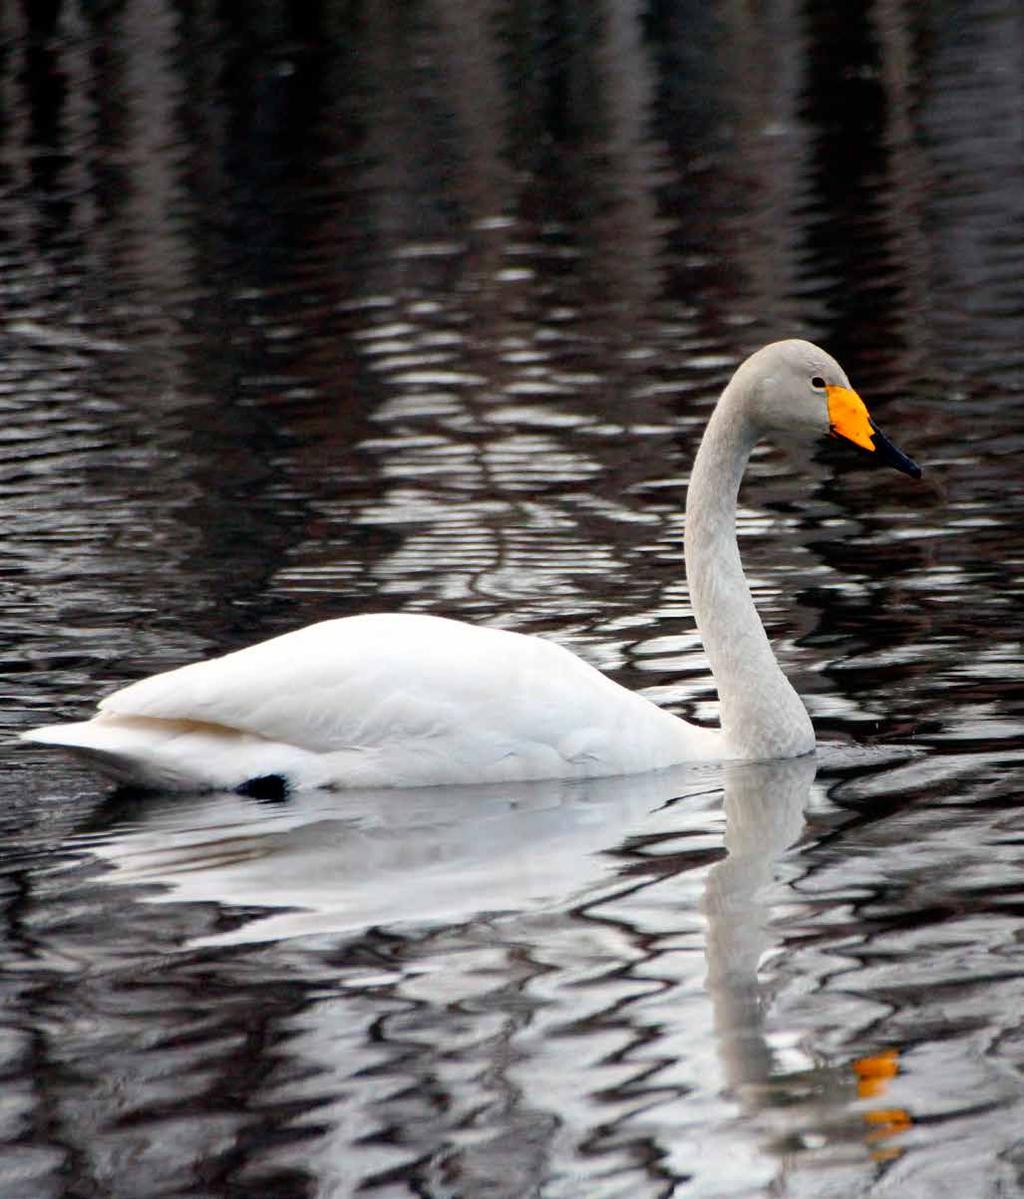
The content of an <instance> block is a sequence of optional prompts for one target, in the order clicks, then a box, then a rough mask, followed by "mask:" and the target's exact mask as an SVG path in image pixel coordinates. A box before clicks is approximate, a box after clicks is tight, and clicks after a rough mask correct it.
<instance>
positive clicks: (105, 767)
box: [24, 342, 919, 790]
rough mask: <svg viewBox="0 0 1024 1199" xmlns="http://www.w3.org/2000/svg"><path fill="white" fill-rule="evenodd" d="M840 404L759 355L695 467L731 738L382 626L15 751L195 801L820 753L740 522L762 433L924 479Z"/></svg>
mask: <svg viewBox="0 0 1024 1199" xmlns="http://www.w3.org/2000/svg"><path fill="white" fill-rule="evenodd" d="M818 384H821V385H822V386H820V387H819V386H818ZM833 393H836V394H839V393H842V395H843V396H844V397H847V402H848V397H850V396H853V398H854V399H855V400H857V403H858V404H859V403H860V401H859V399H857V397H856V396H855V393H853V392H852V391H850V390H849V384H848V383H847V381H846V377H845V375H844V374H843V372H842V370H841V368H840V367H839V366H838V365H837V364H836V363H835V362H834V360H833V359H831V358H830V357H829V356H828V355H827V354H825V353H824V351H822V350H819V349H817V348H816V347H814V346H812V345H810V344H809V343H807V342H779V343H775V344H774V345H772V346H768V347H765V349H763V350H761V351H759V352H758V354H755V355H753V356H752V357H751V358H750V359H748V360H747V362H746V363H744V364H743V366H741V367H740V369H739V370H738V371H737V372H736V374H735V375H734V377H733V379H732V381H731V382H730V384H729V386H728V387H727V388H726V390H725V392H723V395H722V398H721V400H720V401H719V404H718V405H717V407H716V409H715V413H714V415H713V416H712V419H711V422H710V424H709V427H708V431H707V433H706V435H705V438H704V441H703V443H702V446H701V450H700V453H699V454H698V458H697V462H696V463H695V467H694V474H693V479H692V481H691V485H690V491H689V495H688V500H687V531H686V551H687V567H688V574H689V581H690V588H691V597H692V600H693V604H694V610H695V613H696V616H697V620H698V624H699V626H700V628H701V631H702V633H703V635H704V638H705V644H706V648H707V650H708V656H709V659H710V661H711V665H712V669H713V671H714V673H715V677H716V680H717V682H718V685H719V691H720V696H721V701H722V724H723V728H722V731H718V730H711V729H704V728H700V727H697V726H695V725H692V724H689V723H687V722H686V721H683V720H681V719H679V718H678V717H676V716H673V715H671V714H670V713H668V712H665V711H663V710H662V709H660V708H658V707H657V706H656V705H655V704H653V703H651V702H650V701H649V700H647V699H645V698H643V697H642V696H638V695H635V694H632V693H631V692H629V691H627V690H625V689H624V688H623V687H620V686H619V685H618V684H617V683H615V682H613V681H612V680H611V679H609V678H607V677H606V676H605V675H603V674H601V673H600V671H598V670H595V669H594V668H593V667H591V666H589V665H587V664H586V663H585V662H583V661H582V660H581V659H579V658H578V657H576V656H575V655H574V654H572V653H570V652H569V651H568V650H566V649H564V648H563V647H561V646H559V645H556V644H554V643H553V642H550V641H546V640H542V639H540V638H536V637H527V636H523V635H521V634H518V633H510V632H503V631H501V630H497V629H489V628H481V627H476V626H472V625H467V624H463V623H461V622H459V621H453V620H445V619H442V618H439V617H432V616H420V615H409V614H377V615H364V616H354V617H347V618H344V619H340V620H330V621H324V622H323V623H321V624H315V625H311V626H309V627H308V628H304V629H300V630H298V631H297V632H293V633H287V634H285V635H284V636H282V637H275V638H273V639H272V640H270V641H265V642H262V643H261V644H259V645H255V646H251V647H249V648H248V649H243V650H239V651H238V652H236V653H231V654H227V655H225V656H224V657H222V658H216V659H213V660H211V661H208V662H198V663H193V664H192V665H189V666H184V667H181V668H180V669H178V670H172V671H168V672H166V673H164V674H159V675H155V676H153V677H152V678H148V679H143V680H142V681H141V682H138V683H134V684H132V685H131V686H129V687H125V688H124V689H123V690H121V691H118V692H115V694H113V695H111V696H109V697H108V698H107V699H105V700H103V701H102V702H101V703H100V705H99V713H98V714H97V715H96V716H95V717H94V718H93V719H91V720H88V721H82V722H80V723H77V724H66V725H52V726H49V727H46V728H41V729H35V730H32V731H30V732H28V733H26V734H24V736H25V737H26V738H27V739H28V740H31V741H36V742H40V743H44V744H52V745H58V746H61V747H63V748H64V749H67V750H69V751H70V752H72V753H74V754H76V755H77V756H79V757H81V758H84V759H86V760H87V761H89V762H91V763H93V764H94V765H96V766H97V767H98V768H99V769H101V770H102V771H103V772H104V773H106V774H107V775H109V776H110V777H112V778H114V779H116V780H118V781H121V782H125V783H130V784H135V785H140V786H146V787H157V788H172V789H190V790H192V789H203V788H225V789H226V788H236V787H243V786H246V785H251V784H252V783H253V780H259V779H266V778H273V779H275V780H280V781H281V783H282V784H283V785H285V786H288V787H292V788H305V787H320V786H341V787H409V786H423V785H433V784H441V783H490V782H501V781H507V780H522V779H543V778H583V777H597V776H604V775H616V774H631V773H637V772H640V771H646V770H655V769H660V768H663V767H667V766H670V765H674V764H677V763H680V762H685V761H698V760H707V759H714V758H724V757H748V758H777V757H788V756H794V755H797V754H801V753H806V752H809V751H810V750H811V749H813V747H814V733H813V729H812V728H811V724H810V720H809V719H808V717H807V713H806V711H805V710H804V708H803V705H802V704H801V702H800V701H799V699H798V698H797V696H796V694H795V692H793V690H792V688H791V687H790V685H789V683H788V681H787V680H786V678H785V676H784V675H783V674H782V672H781V671H780V670H779V667H778V665H777V664H776V662H775V659H774V656H773V655H772V652H771V649H770V646H769V645H768V641H767V638H766V637H765V634H764V630H763V628H762V626H761V623H760V621H759V619H758V617H757V614H756V611H755V610H754V607H753V603H752V601H751V598H750V593H749V589H748V588H747V585H746V581H745V580H744V578H743V573H742V569H741V567H740V562H739V554H738V551H737V547H736V537H735V509H736V495H737V491H738V488H739V481H740V478H741V476H742V472H743V468H744V466H745V464H746V461H747V458H748V457H749V454H750V450H751V449H752V448H753V445H754V444H755V443H756V441H757V440H759V439H760V437H761V436H762V435H763V434H764V433H766V432H772V431H774V432H776V433H777V434H778V433H779V432H782V433H785V434H788V435H793V434H803V435H805V436H806V435H815V434H821V433H827V432H829V431H832V432H833V433H835V434H837V435H840V436H845V437H847V438H848V439H850V440H855V441H857V444H860V445H862V448H864V449H869V448H870V449H873V450H874V451H876V452H881V456H883V457H886V458H887V459H888V460H889V461H890V462H891V463H892V464H893V465H895V466H897V467H898V468H899V469H902V470H905V471H906V472H907V473H915V472H916V470H917V468H916V467H914V466H913V464H912V463H910V462H909V460H908V459H906V458H903V457H902V455H899V452H898V451H896V450H894V449H893V447H892V446H891V445H890V444H889V443H888V442H887V441H885V439H884V438H881V434H879V433H878V431H877V429H874V426H873V425H872V426H871V429H872V430H873V433H872V436H873V437H877V438H881V441H876V442H875V444H873V445H871V446H869V445H865V444H864V435H863V431H862V430H857V429H855V430H854V433H856V432H860V433H861V436H860V438H859V439H858V437H856V436H852V435H851V431H850V429H848V428H844V427H841V425H842V423H843V422H845V421H848V420H849V419H850V418H849V417H848V415H844V416H843V417H842V421H840V422H839V423H837V419H836V413H837V411H838V407H837V406H836V405H835V404H834V402H833V400H834V396H833ZM860 409H861V411H862V412H863V405H862V404H861V405H860ZM843 411H844V413H845V412H846V410H845V409H844V410H843ZM864 418H865V419H866V412H864ZM893 455H895V457H893ZM918 473H919V472H918Z"/></svg>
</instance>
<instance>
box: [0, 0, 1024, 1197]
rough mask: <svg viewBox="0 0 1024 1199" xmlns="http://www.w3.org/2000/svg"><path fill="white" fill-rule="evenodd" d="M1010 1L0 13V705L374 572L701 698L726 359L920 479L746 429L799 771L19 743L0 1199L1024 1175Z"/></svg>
mask: <svg viewBox="0 0 1024 1199" xmlns="http://www.w3.org/2000/svg"><path fill="white" fill-rule="evenodd" d="M1021 21H1022V18H1021V15H1020V12H1019V10H1018V9H1017V8H1016V7H1015V6H1012V5H1005V4H1001V3H995V2H992V3H979V4H974V5H971V6H970V7H969V8H965V7H963V6H952V7H950V6H945V7H943V6H939V5H923V6H921V5H915V6H909V5H908V6H901V5H897V4H892V3H887V2H886V3H882V2H880V3H877V4H875V5H872V6H865V7H860V6H854V7H853V8H851V7H850V6H845V7H843V8H842V9H841V10H840V9H838V8H836V9H835V11H834V12H833V10H831V9H830V10H828V12H826V11H825V10H824V9H821V8H820V6H805V7H800V6H795V5H790V4H769V5H761V6H754V7H742V6H741V7H737V6H729V5H724V4H720V5H706V4H704V5H686V4H683V3H677V4H667V3H657V4H651V5H649V6H646V7H644V6H640V5H638V4H631V3H623V4H618V5H612V4H607V3H601V4H593V3H587V4H563V5H553V4H540V3H538V4H534V5H530V4H511V3H508V2H507V0H487V2H486V3H481V4H478V5H474V6H470V7H469V8H467V7H466V6H465V5H462V4H456V3H454V2H448V0H435V2H434V3H429V4H428V3H409V4H403V5H356V4H347V3H341V2H338V3H330V2H328V0H324V2H322V3H318V4H302V5H299V4H295V5H290V6H289V5H287V4H284V3H276V4H275V3H270V2H269V0H268V2H260V3H251V4H248V5H245V6H241V7H240V8H238V10H237V11H236V10H235V9H234V8H231V7H230V6H221V5H215V4H200V5H185V4H174V3H171V2H169V0H125V2H124V3H123V4H121V5H116V6H103V5H94V6H71V5H67V4H60V3H59V0H51V2H50V3H46V4H36V3H32V4H28V5H21V6H6V7H4V8H3V9H2V10H0V48H2V49H0V112H2V114H3V120H2V122H0V130H2V132H0V139H2V140H0V263H2V267H3V269H2V271H0V342H2V353H0V414H2V419H0V508H2V516H3V527H4V533H5V536H4V540H3V545H2V547H0V587H2V604H0V645H2V668H3V678H4V694H5V699H6V702H5V704H4V705H3V710H4V713H5V726H6V728H5V731H6V732H7V733H9V734H14V733H15V732H17V731H18V730H19V729H22V728H26V727H29V726H31V725H33V724H37V723H40V722H43V721H51V720H54V719H58V718H62V717H73V716H78V715H82V714H84V713H85V712H87V711H88V709H89V707H90V705H91V704H92V702H93V701H94V699H95V698H96V697H97V696H98V695H100V694H102V693H104V692H105V691H108V690H110V689H112V688H113V687H115V686H117V685H120V684H123V683H125V682H127V681H129V680H131V679H133V678H137V677H141V676H143V675H145V674H149V673H152V672H154V671H156V670H159V669H162V668H165V667H170V666H173V665H177V664H179V663H181V662H183V661H186V660H189V659H192V658H194V657H197V656H201V655H203V654H206V653H213V652H220V651H223V650H225V649H230V648H235V647H237V646H239V645H242V644H245V643H247V642H249V641H252V640H255V639H258V638H260V637H264V636H269V635H272V634H274V633H277V632H280V631H283V630H285V629H287V628H291V627H295V626H297V625H300V624H304V623H309V622H311V621H313V620H316V619H319V618H322V617H325V616H333V615H344V614H348V613H354V612H361V611H372V610H381V609H401V610H405V611H424V612H435V613H442V614H445V615H456V616H461V617H464V618H466V619H471V620H475V621H481V622H484V623H490V624H496V625H500V626H502V627H506V628H515V629H519V630H522V631H525V632H530V633H538V634H542V635H546V636H551V637H554V638H556V639H557V640H560V641H562V642H563V643H565V644H567V645H570V646H571V647H572V648H574V649H575V650H577V652H579V653H581V654H582V655H583V656H585V657H586V658H587V659H588V660H590V661H592V662H594V663H596V664H597V665H599V666H601V667H603V668H605V669H606V670H608V671H610V672H611V673H612V674H613V675H614V677H615V678H617V679H618V680H620V681H621V682H623V683H625V684H627V685H629V686H631V687H635V688H642V689H646V690H648V691H649V692H650V693H651V694H654V695H656V696H658V697H659V698H660V699H661V700H663V702H665V703H666V704H668V705H669V706H670V707H672V708H673V710H676V711H678V712H680V713H681V714H683V715H686V716H688V717H692V718H696V719H701V720H703V719H711V718H713V717H714V715H715V703H714V692H713V689H712V687H711V684H710V680H709V677H708V673H707V668H706V663H705V661H704V659H703V656H702V653H701V650H700V645H699V642H698V641H697V639H696V637H695V635H694V631H693V624H692V619H691V615H690V610H689V606H688V598H687V592H686V586H685V580H684V579H683V575H682V569H681V562H680V559H681V548H682V547H681V540H682V537H681V532H682V531H681V520H680V509H681V504H682V498H683V495H684V489H685V483H686V479H687V476H688V472H689V468H690V464H691V462H692V456H693V452H694V450H695V447H696V442H697V438H698V437H699V431H700V428H701V426H702V423H703V421H704V420H705V418H706V416H707V413H708V411H709V408H710V405H711V404H712V403H713V400H714V397H715V395H716V394H717V391H718V389H719V388H720V386H721V385H722V383H723V381H724V380H725V379H726V378H727V377H728V374H729V372H730V370H731V368H732V366H733V365H734V364H735V363H736V362H737V361H738V359H739V358H740V357H742V355H743V354H744V353H745V352H746V351H747V350H749V349H750V348H752V347H753V346H755V345H757V344H759V343H761V342H763V341H765V340H768V339H770V338H772V337H776V336H781V335H793V334H798V335H807V336H811V337H813V338H814V339H816V340H820V341H822V342H823V343H824V344H826V345H827V346H828V347H829V348H831V349H833V350H834V351H835V352H836V353H837V354H838V355H839V356H840V357H841V359H842V360H843V361H844V363H845V365H846V366H847V367H848V369H849V371H850V373H851V375H852V377H853V379H854V382H855V384H856V385H857V386H858V387H859V388H860V390H861V391H862V393H863V394H864V395H865V397H866V398H867V399H868V401H869V403H870V404H871V407H872V409H873V411H874V413H875V415H876V417H877V418H878V419H879V421H880V423H881V424H882V425H883V426H884V427H885V428H886V429H887V430H888V431H889V433H890V434H891V435H892V436H893V437H894V439H895V440H896V441H897V442H898V443H899V444H901V445H902V446H903V447H904V448H905V449H906V450H907V451H908V452H910V453H911V454H912V455H913V456H914V457H915V458H917V459H918V460H919V461H921V462H922V464H923V465H924V466H925V470H926V476H925V480H924V481H923V482H922V483H920V484H914V483H912V482H911V481H909V480H907V479H904V478H903V477H901V476H898V475H896V474H888V473H882V472H874V471H865V470H863V469H862V468H861V464H860V463H859V462H854V461H851V460H850V459H849V458H848V457H847V456H845V455H843V454H840V453H837V452H834V451H833V450H831V449H826V451H825V452H824V453H823V455H822V458H823V459H824V460H825V465H822V463H821V462H816V463H811V462H806V461H797V460H795V459H793V458H791V457H789V456H787V455H785V454H783V453H780V452H778V451H768V450H765V451H759V452H758V455H757V457H756V459H755V461H754V463H753V464H752V468H751V471H750V477H749V481H748V485H747V486H746V488H745V491H744V495H743V509H742V514H741V528H740V532H741V536H742V544H743V551H744V557H745V562H746V564H747V568H748V572H749V575H750V577H751V581H752V585H753V588H754V592H755V597H756V599H757V601H758V604H759V606H760V609H761V611H762V613H763V614H764V617H765V619H766V621H767V623H768V625H769V628H770V631H771V635H772V637H773V640H774V642H775V645H776V647H777V650H778V654H779V656H780V658H781V660H782V661H783V663H784V665H785V667H786V669H787V671H788V672H789V674H790V676H791V678H792V679H793V681H794V683H795V685H796V686H797V688H798V689H799V691H800V692H801V694H802V695H804V696H805V697H806V699H807V702H808V705H809V707H810V709H811V711H812V714H813V716H814V718H815V721H816V724H817V727H818V731H819V736H820V738H821V739H822V741H823V742H824V743H825V745H824V748H823V750H822V752H821V754H820V755H819V760H818V762H817V763H816V764H815V765H813V766H812V765H810V764H807V763H788V764H776V765H772V766H736V767H730V768H728V769H727V770H724V769H722V768H720V767H704V768H700V769H696V768H694V769H689V770H687V769H682V770H679V771H676V772H673V773H671V774H670V775H667V776H663V777H661V776H655V777H651V778H646V779H633V780H618V781H605V782H600V783H591V784H578V785H575V786H569V785H564V784H536V785H531V786H528V787H518V788H508V787H506V788H488V789H482V790H479V791H473V790H469V791H448V790H445V789H437V790H435V791H432V792H429V793H420V794H418V795H417V794H414V795H398V794H392V795H348V796H342V795H334V796H331V795H309V796H301V797H294V798H293V799H290V800H288V801H285V802H283V803H276V804H275V803H260V802H258V801H255V800H246V799H242V798H240V797H237V796H222V795H213V796H204V797H197V798H185V799H182V798H177V799H173V800H172V799H166V798H161V797H153V798H151V799H147V800H136V801H129V800H123V799H118V798H116V797H111V796H109V795H108V794H107V793H106V792H105V791H104V789H103V787H102V786H101V785H100V784H99V783H98V782H96V781H95V780H94V779H92V778H90V777H89V776H88V775H86V774H84V773H82V772H81V771H79V770H77V769H75V768H74V767H72V766H71V765H68V764H65V763H63V762H61V761H58V760H56V759H54V758H53V757H51V756H49V755H47V754H44V753H43V752H41V751H35V750H32V749H29V748H24V747H14V748H11V750H10V752H9V753H8V754H6V755H5V761H4V767H3V772H2V774H0V789H2V793H3V796H2V798H3V803H2V806H0V827H2V831H3V842H2V844H3V850H2V859H0V864H2V879H3V883H2V900H3V926H2V928H3V931H2V937H3V940H2V947H0V963H2V966H3V970H2V973H0V988H2V995H3V1008H2V1023H0V1057H2V1070H3V1090H2V1097H3V1100H2V1104H0V1138H2V1139H0V1145H2V1148H0V1193H2V1194H3V1195H4V1196H7V1195H10V1196H12V1197H15V1196H16V1197H18V1199H23V1197H29V1199H36V1197H38V1199H48V1197H50V1196H60V1197H61V1199H85V1197H92V1196H103V1197H107V1196H112V1197H117V1199H136V1197H137V1196H140V1195H145V1196H147V1197H156V1196H162V1195H167V1196H170V1195H175V1196H189V1197H190V1199H198V1197H203V1199H205V1197H207V1196H210V1197H214V1196H216V1197H224V1199H228V1197H230V1199H237V1197H238V1196H246V1197H250V1196H251V1197H257V1196H259V1197H263V1196H270V1195H272V1196H274V1197H275V1199H291V1197H299V1196H302V1197H306V1196H318V1197H328V1196H330V1197H336V1196H347V1195H350V1194H355V1193H360V1194H362V1193H366V1194H372V1195H377V1196H382V1197H387V1199H397V1197H399V1196H411V1195H429V1196H438V1197H440V1196H461V1197H467V1199H476V1197H478V1196H487V1197H491V1196H509V1197H510V1199H520V1197H525V1196H533V1195H536V1196H543V1197H544V1199H556V1197H559V1196H572V1197H574V1199H575V1197H577V1196H587V1197H588V1199H603V1197H606V1196H608V1197H611V1196H615V1197H619V1196H622V1197H625V1196H629V1197H630V1199H638V1197H646V1196H667V1195H679V1196H688V1197H689V1196H701V1197H705V1196H706V1197H711V1196H715V1197H724V1196H730V1197H734V1196H735V1197H738V1196H767V1195H775V1196H780V1195H785V1196H805V1195H806V1196H813V1197H814V1199H821V1197H826V1196H833V1195H834V1196H842V1197H843V1199H850V1197H853V1196H868V1195H876V1194H877V1195H899V1196H900V1197H901V1199H912V1197H916V1196H921V1197H926V1196H927V1197H928V1199H933V1197H935V1196H945V1195H949V1196H957V1199H974V1197H980V1196H986V1197H987V1196H993V1197H995V1196H1000V1197H1005V1196H1010V1195H1016V1194H1021V1193H1024V1138H1022V1137H1021V1134H1020V1129H1021V1127H1022V1116H1024V1111H1022V1107H1024V1078H1022V1069H1024V1026H1022V1022H1021V1012H1022V1011H1024V950H1022V948H1021V946H1022V943H1024V938H1022V933H1024V883H1022V881H1021V879H1022V871H1021V866H1022V859H1024V818H1022V816H1021V814H1020V809H1019V805H1018V784H1017V778H1018V772H1019V765H1020V762H1021V759H1022V750H1024V740H1022V732H1024V723H1022V703H1024V687H1022V669H1021V655H1020V630H1021V586H1020V582H1019V576H1020V567H1021V563H1022V561H1024V535H1022V533H1021V529H1022V528H1024V519H1022V517H1024V484H1022V474H1021V471H1020V466H1019V455H1020V451H1021V448H1022V446H1024V433H1022V418H1021V416H1020V414H1021V412H1024V406H1022V403H1021V401H1022V389H1021V381H1020V377H1021V371H1020V367H1021V363H1022V349H1021V347H1022V345H1024V337H1022V333H1024V328H1022V325H1024V321H1022V317H1024V291H1022V284H1021V279H1022V278H1024V238H1022V235H1021V229H1022V228H1024V225H1022V223H1021V219H1022V216H1024V212H1022V209H1024V177H1022V170H1024V169H1022V166H1021V163H1022V161H1024V160H1022V158H1021V153H1020V151H1021V129H1022V128H1024V97H1022V83H1021V80H1022V79H1024V70H1022V67H1024V63H1022V62H1021V57H1022V52H1021V46H1024V38H1022V36H1021V32H1022V31H1021ZM812 775H813V777H812Z"/></svg>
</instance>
